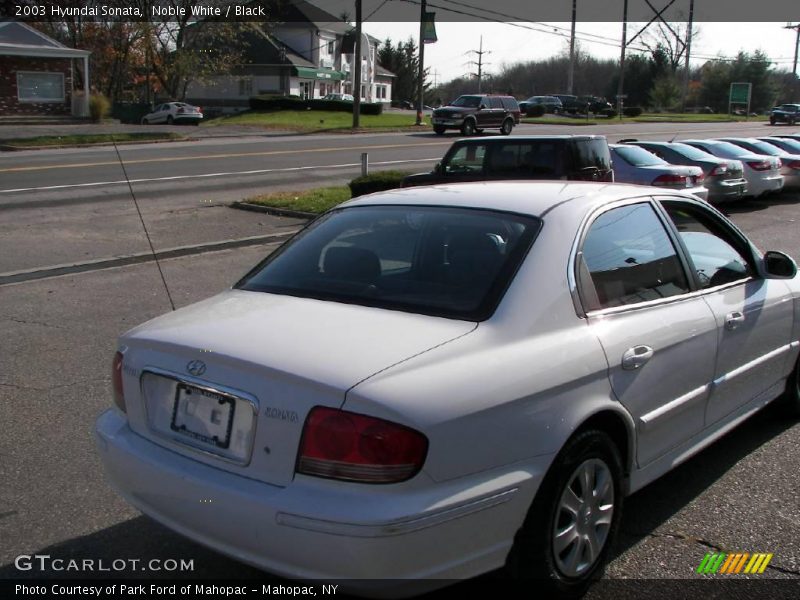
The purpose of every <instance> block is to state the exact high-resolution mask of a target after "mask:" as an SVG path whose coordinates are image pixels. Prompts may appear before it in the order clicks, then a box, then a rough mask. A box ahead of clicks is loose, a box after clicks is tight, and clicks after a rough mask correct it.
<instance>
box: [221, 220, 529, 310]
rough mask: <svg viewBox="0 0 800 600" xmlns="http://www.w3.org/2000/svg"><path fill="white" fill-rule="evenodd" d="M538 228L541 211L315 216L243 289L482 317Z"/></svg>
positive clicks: (491, 307) (498, 296)
mask: <svg viewBox="0 0 800 600" xmlns="http://www.w3.org/2000/svg"><path fill="white" fill-rule="evenodd" d="M539 227H540V221H539V219H537V218H535V217H529V216H521V215H516V214H508V213H500V212H494V211H489V210H479V209H467V208H441V207H425V206H361V207H353V208H345V209H340V210H336V211H333V212H330V213H328V214H327V215H325V216H323V217H321V218H319V219H317V220H316V221H315V222H314V223H312V224H311V225H310V226H309V227H307V228H306V229H305V230H303V232H302V233H300V234H299V235H297V236H295V237H294V238H293V239H292V240H290V241H289V242H287V243H286V244H285V245H284V246H282V247H281V248H280V249H279V250H278V251H277V252H275V253H274V254H272V255H271V256H270V257H268V258H267V259H266V260H265V261H264V262H262V263H261V264H260V265H259V266H257V267H256V268H255V269H253V271H251V272H250V273H249V274H248V275H247V276H245V278H244V279H242V281H240V282H239V283H238V284H237V285H236V286H235V287H236V288H237V289H242V290H248V291H254V292H268V293H271V294H280V295H287V296H299V297H303V298H316V299H320V300H329V301H333V302H343V303H346V304H360V305H365V306H374V307H378V308H385V309H390V310H401V311H406V312H412V313H420V314H430V315H436V316H442V317H447V318H453V319H463V320H468V321H482V320H484V319H487V318H488V317H489V316H491V314H492V313H493V312H494V310H495V308H496V307H497V303H498V302H499V301H500V299H501V297H502V295H503V293H504V292H505V290H506V288H507V287H508V284H509V283H510V282H511V279H512V278H513V277H514V274H515V273H516V271H517V268H518V267H519V265H520V263H521V261H522V260H523V258H524V257H525V255H526V253H527V251H528V249H529V247H530V245H531V243H532V242H533V239H534V237H535V235H536V233H537V231H538V230H539Z"/></svg>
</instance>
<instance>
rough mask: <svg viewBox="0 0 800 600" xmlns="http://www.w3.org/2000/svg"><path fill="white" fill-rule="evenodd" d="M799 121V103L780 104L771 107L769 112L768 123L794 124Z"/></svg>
mask: <svg viewBox="0 0 800 600" xmlns="http://www.w3.org/2000/svg"><path fill="white" fill-rule="evenodd" d="M798 122H800V104H781V105H780V106H776V107H775V108H773V109H772V112H770V114H769V124H770V125H775V123H788V124H789V125H794V124H795V123H798Z"/></svg>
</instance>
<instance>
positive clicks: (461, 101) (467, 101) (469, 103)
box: [450, 96, 481, 108]
mask: <svg viewBox="0 0 800 600" xmlns="http://www.w3.org/2000/svg"><path fill="white" fill-rule="evenodd" d="M480 104H481V97H480V96H459V97H458V98H456V99H455V100H454V101H453V103H452V104H451V105H450V106H464V107H466V108H478V107H479V106H480Z"/></svg>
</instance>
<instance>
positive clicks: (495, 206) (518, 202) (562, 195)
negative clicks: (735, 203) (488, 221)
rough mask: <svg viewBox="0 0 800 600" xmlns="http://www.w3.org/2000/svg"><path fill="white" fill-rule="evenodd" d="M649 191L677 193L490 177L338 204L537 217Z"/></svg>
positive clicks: (638, 187)
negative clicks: (474, 210) (455, 209)
mask: <svg viewBox="0 0 800 600" xmlns="http://www.w3.org/2000/svg"><path fill="white" fill-rule="evenodd" d="M652 194H658V195H659V196H664V195H676V196H679V195H680V194H671V193H669V192H667V191H666V190H664V189H662V188H651V187H646V186H641V185H627V184H620V183H593V182H567V181H564V182H555V181H552V182H550V181H548V182H542V181H502V182H497V181H491V182H474V183H454V184H443V185H433V186H420V187H410V188H402V189H397V190H390V191H387V192H378V193H375V194H369V195H367V196H361V197H359V198H355V199H353V200H350V201H348V202H345V203H344V204H342V205H341V206H343V207H344V206H347V207H351V206H370V205H381V204H383V205H385V204H404V205H415V206H444V207H463V208H486V209H492V210H501V211H508V212H514V213H519V214H526V215H532V216H536V217H539V216H542V215H543V214H545V213H546V212H548V211H549V210H550V209H552V208H554V207H556V206H559V207H562V206H563V207H564V209H566V210H570V211H572V212H573V213H580V214H585V213H586V212H590V211H592V210H594V209H595V208H596V207H598V206H601V205H603V204H607V203H609V202H613V201H615V200H622V199H626V198H638V197H643V196H644V197H646V196H650V195H652ZM559 212H561V210H559Z"/></svg>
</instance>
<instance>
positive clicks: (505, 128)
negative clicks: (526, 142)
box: [500, 119, 514, 135]
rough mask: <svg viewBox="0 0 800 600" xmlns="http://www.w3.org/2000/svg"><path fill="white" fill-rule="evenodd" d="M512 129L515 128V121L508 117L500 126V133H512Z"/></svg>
mask: <svg viewBox="0 0 800 600" xmlns="http://www.w3.org/2000/svg"><path fill="white" fill-rule="evenodd" d="M512 129H514V121H512V120H511V119H506V120H505V121H503V124H502V125H501V126H500V133H502V134H503V135H511V130H512Z"/></svg>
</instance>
